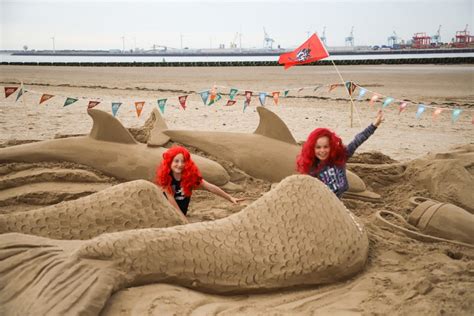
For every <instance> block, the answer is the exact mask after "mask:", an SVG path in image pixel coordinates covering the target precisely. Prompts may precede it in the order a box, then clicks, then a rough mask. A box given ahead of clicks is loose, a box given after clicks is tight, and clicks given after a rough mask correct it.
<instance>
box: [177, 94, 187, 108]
mask: <svg viewBox="0 0 474 316" xmlns="http://www.w3.org/2000/svg"><path fill="white" fill-rule="evenodd" d="M187 98H188V96H187V95H182V96H180V97H178V100H179V104H180V105H181V107H182V108H183V110H186V99H187Z"/></svg>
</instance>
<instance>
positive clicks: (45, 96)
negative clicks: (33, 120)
mask: <svg viewBox="0 0 474 316" xmlns="http://www.w3.org/2000/svg"><path fill="white" fill-rule="evenodd" d="M52 97H54V95H52V94H46V93H44V94H43V95H42V96H41V99H40V101H39V104H41V103H43V102H46V101H48V100H49V99H51V98H52Z"/></svg>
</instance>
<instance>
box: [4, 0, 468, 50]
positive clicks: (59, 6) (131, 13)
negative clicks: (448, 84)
mask: <svg viewBox="0 0 474 316" xmlns="http://www.w3.org/2000/svg"><path fill="white" fill-rule="evenodd" d="M473 2H474V1H473V0H430V1H428V0H426V1H425V0H421V1H413V0H411V1H408V0H365V1H356V0H346V1H338V0H332V1H329V0H326V1H315V0H313V1H292V2H289V1H258V2H255V1H226V0H220V1H179V0H175V1H159V0H155V1H151V0H150V1H145V0H141V1H140V0H139V1H131V0H128V1H125V0H115V1H112V0H97V1H78V0H63V1H55V0H54V1H43V0H36V1H35V0H25V1H22V0H18V1H11V0H0V27H1V32H0V49H22V47H23V45H28V47H29V48H30V49H52V45H53V40H52V37H54V42H55V46H56V49H57V50H60V49H122V45H123V41H122V37H124V40H125V48H126V49H131V48H134V47H135V45H136V47H140V48H145V49H150V48H151V47H152V45H153V44H156V45H164V46H169V47H176V48H180V47H181V40H182V45H183V47H189V48H209V47H213V48H216V47H218V45H219V44H225V45H226V47H228V46H229V43H230V42H232V41H233V40H234V39H236V38H237V39H238V36H236V33H241V34H242V47H262V46H263V35H264V33H263V28H264V27H265V29H266V30H267V32H268V34H269V35H270V37H272V38H273V39H274V40H275V45H274V46H276V45H278V44H279V45H281V47H284V48H288V47H294V46H297V45H299V44H301V43H302V42H303V41H304V40H305V39H306V38H307V34H308V32H311V33H312V32H315V31H317V32H318V33H319V34H320V36H321V34H322V31H323V27H324V26H326V37H327V45H328V46H344V44H345V42H344V38H345V37H346V36H348V35H349V33H350V30H351V27H352V26H354V37H355V44H356V45H382V44H387V37H388V36H390V35H391V34H392V32H393V31H394V30H395V31H396V32H397V34H398V36H399V37H401V38H402V39H405V40H408V39H410V38H411V37H412V35H413V34H414V33H415V32H426V33H428V35H434V34H435V33H436V31H437V29H438V26H439V25H440V24H441V25H442V27H441V40H442V41H443V42H449V41H451V38H453V37H454V34H455V33H456V31H459V30H464V28H465V25H466V24H469V29H468V30H473V26H474V18H473V16H474V12H473ZM472 33H474V32H472ZM237 42H238V40H237Z"/></svg>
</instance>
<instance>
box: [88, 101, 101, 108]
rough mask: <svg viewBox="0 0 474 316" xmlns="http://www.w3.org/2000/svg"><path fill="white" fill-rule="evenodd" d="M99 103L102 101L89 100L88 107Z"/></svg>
mask: <svg viewBox="0 0 474 316" xmlns="http://www.w3.org/2000/svg"><path fill="white" fill-rule="evenodd" d="M99 103H100V101H89V104H87V108H88V109H92V108H94V107H96V106H97V105H98V104H99Z"/></svg>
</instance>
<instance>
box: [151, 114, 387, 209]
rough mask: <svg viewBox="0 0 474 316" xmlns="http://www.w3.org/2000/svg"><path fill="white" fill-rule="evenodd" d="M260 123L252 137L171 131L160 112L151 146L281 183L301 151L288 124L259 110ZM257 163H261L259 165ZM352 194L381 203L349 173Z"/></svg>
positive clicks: (289, 173)
mask: <svg viewBox="0 0 474 316" xmlns="http://www.w3.org/2000/svg"><path fill="white" fill-rule="evenodd" d="M257 111H258V114H259V116H260V123H259V125H258V127H257V129H256V130H255V132H254V133H253V134H247V133H231V132H206V131H186V130H169V129H168V127H167V126H166V123H165V121H164V120H163V118H162V117H161V115H160V113H159V112H158V110H157V109H154V110H153V113H152V115H153V116H154V117H155V120H156V122H155V126H154V128H153V130H152V132H151V135H150V139H149V140H148V145H150V146H162V145H164V144H166V143H167V142H168V141H170V140H172V141H175V142H178V143H181V144H185V145H189V146H193V147H196V148H199V149H200V150H202V151H204V152H207V153H209V154H211V155H213V156H215V157H218V158H221V159H224V160H228V161H231V162H232V163H234V164H235V165H236V166H237V167H239V168H240V169H242V170H243V171H245V172H246V173H248V174H249V175H251V176H253V177H256V178H260V179H265V180H268V181H272V182H278V181H281V180H282V179H284V178H285V177H287V176H289V175H292V174H295V173H296V167H295V166H296V165H295V163H296V156H297V155H298V153H299V152H300V150H301V148H300V146H298V144H297V143H296V140H295V139H294V138H293V135H291V132H290V130H289V129H288V127H287V126H286V124H285V123H284V122H283V121H282V120H281V119H280V118H279V117H278V116H277V115H276V114H275V113H273V112H271V111H269V110H267V109H266V108H264V107H261V106H259V107H257ZM256 162H258V163H256ZM347 177H348V180H349V190H348V191H347V192H346V193H345V195H344V196H346V197H353V198H356V199H362V200H368V201H378V200H380V196H379V195H378V194H376V193H374V192H370V191H368V190H367V187H366V186H365V183H364V182H363V181H362V180H361V179H360V178H359V177H358V176H357V175H356V174H354V173H352V172H350V171H349V170H348V171H347Z"/></svg>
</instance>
